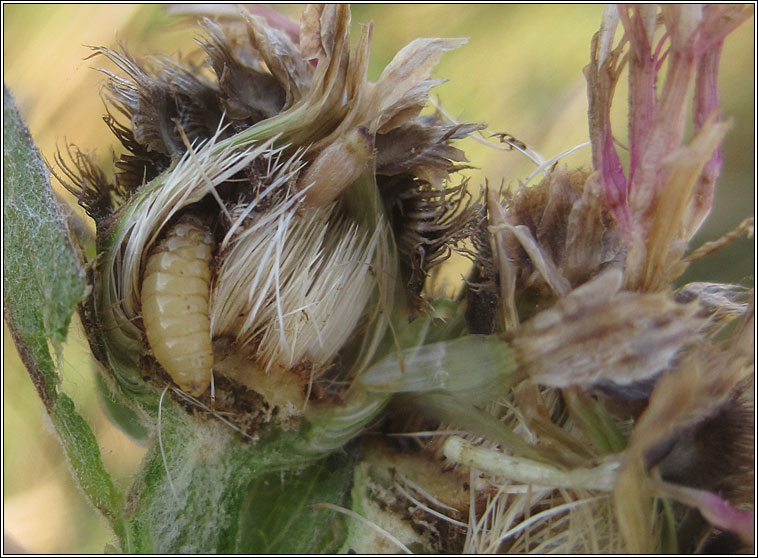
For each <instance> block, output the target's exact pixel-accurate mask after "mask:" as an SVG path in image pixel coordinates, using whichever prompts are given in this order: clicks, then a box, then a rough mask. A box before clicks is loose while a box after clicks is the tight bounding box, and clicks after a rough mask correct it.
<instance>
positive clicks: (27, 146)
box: [3, 88, 87, 408]
mask: <svg viewBox="0 0 758 558" xmlns="http://www.w3.org/2000/svg"><path fill="white" fill-rule="evenodd" d="M3 93H4V94H3V98H4V102H3V119H4V127H3V173H4V174H3V250H4V251H3V294H4V299H5V318H6V321H7V322H8V326H9V327H10V329H11V331H12V333H13V337H14V340H15V341H16V345H17V347H18V350H19V353H21V358H22V359H23V360H24V364H26V367H27V368H28V369H29V374H30V375H31V376H32V381H33V382H34V385H35V386H36V387H37V390H38V391H39V393H40V396H41V397H42V399H43V401H44V402H45V405H46V406H47V407H48V408H50V406H51V404H52V400H53V399H54V398H55V390H56V377H55V366H54V364H53V360H52V358H51V356H50V351H49V348H48V345H47V342H48V340H50V341H51V342H52V343H53V345H57V344H60V343H61V342H62V341H63V340H64V339H65V338H66V332H67V331H68V326H69V323H70V322H71V315H72V314H73V312H74V309H75V308H76V305H77V304H78V303H79V301H80V300H82V298H83V297H84V295H85V293H86V290H87V284H86V281H85V276H84V270H83V269H82V267H81V265H80V263H79V261H78V258H77V256H76V253H75V251H74V248H73V246H72V244H71V241H70V239H69V236H68V233H67V231H66V228H65V225H64V222H63V218H62V217H61V215H60V212H59V211H58V207H57V205H56V201H55V197H54V195H53V192H52V190H51V188H50V181H49V178H48V174H47V172H46V170H45V165H44V164H43V162H42V158H41V157H40V155H39V153H38V151H37V149H36V147H35V146H34V143H33V141H32V138H31V136H30V134H29V131H28V130H27V128H26V126H25V124H24V122H23V120H22V118H21V115H20V114H19V112H18V110H17V109H16V106H15V105H14V103H13V98H12V97H11V94H10V92H9V91H8V90H7V88H6V89H4V91H3Z"/></svg>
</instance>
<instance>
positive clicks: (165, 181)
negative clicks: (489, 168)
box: [59, 6, 481, 423]
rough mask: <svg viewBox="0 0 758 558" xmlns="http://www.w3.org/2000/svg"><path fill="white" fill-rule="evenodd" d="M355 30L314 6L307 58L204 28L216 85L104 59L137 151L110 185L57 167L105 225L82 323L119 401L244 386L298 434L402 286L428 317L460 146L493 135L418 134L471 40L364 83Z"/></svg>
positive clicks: (116, 127)
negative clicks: (303, 418) (299, 424)
mask: <svg viewBox="0 0 758 558" xmlns="http://www.w3.org/2000/svg"><path fill="white" fill-rule="evenodd" d="M349 24H350V13H349V9H348V8H347V7H346V6H310V7H308V8H307V9H306V10H305V12H304V14H303V19H302V22H301V26H300V32H299V44H297V43H296V42H294V41H293V40H292V39H293V37H292V36H291V35H288V34H287V33H286V32H285V31H283V30H282V29H280V28H279V27H278V26H272V25H269V24H268V23H267V21H266V20H265V19H263V18H261V17H258V16H253V15H250V14H249V13H247V12H245V11H240V13H239V16H238V18H237V19H236V20H235V21H234V24H233V25H230V26H227V27H224V26H221V25H219V24H217V23H214V22H212V21H210V20H202V21H201V26H202V28H203V29H204V31H205V33H206V34H207V38H205V39H203V40H201V41H200V42H199V44H200V46H201V47H202V48H203V49H204V50H205V52H206V54H207V56H208V60H207V62H208V66H209V67H210V69H211V70H212V73H213V74H215V80H214V79H210V78H209V77H208V72H207V71H205V70H204V69H203V68H197V67H194V66H186V67H185V66H183V65H182V64H181V63H179V62H176V61H173V60H170V59H168V58H162V57H161V58H158V57H155V58H152V59H151V60H149V61H148V62H145V63H140V62H138V61H137V60H135V59H134V58H133V57H132V56H131V55H129V54H128V53H127V52H126V50H125V49H123V48H122V49H121V50H120V51H115V50H111V49H107V48H95V49H94V52H95V55H101V56H105V57H106V58H108V59H109V60H110V61H111V62H113V63H114V64H115V65H116V66H117V67H118V69H119V70H120V71H121V72H122V74H116V73H113V72H111V71H109V70H103V71H104V73H105V74H106V76H107V78H108V81H107V85H106V92H107V93H106V98H107V100H108V101H109V103H110V105H111V106H112V107H113V109H114V110H115V113H117V114H120V115H121V116H122V117H126V119H127V123H125V124H124V123H121V122H119V120H118V119H117V117H114V116H112V115H111V114H108V115H107V116H106V123H107V124H108V125H109V126H110V128H111V130H112V131H113V132H114V133H115V135H116V136H117V137H118V138H119V140H121V142H122V144H123V146H124V148H125V149H126V151H127V152H126V153H125V154H123V155H121V157H120V158H119V159H118V160H117V161H116V163H115V167H116V169H117V172H116V175H115V178H114V179H113V180H109V179H108V178H106V174H105V173H103V172H102V171H100V170H99V169H98V168H97V167H96V166H95V165H94V164H92V162H91V161H90V160H89V159H88V158H87V157H86V156H85V155H83V154H82V153H81V152H79V151H78V150H75V149H69V158H70V159H71V163H66V162H65V161H64V160H63V158H62V157H60V156H59V163H60V165H61V168H62V170H63V173H64V174H65V176H66V178H67V179H68V180H67V183H68V188H69V190H71V191H72V192H73V193H74V194H75V195H77V197H78V199H79V202H80V203H81V204H82V205H83V206H84V207H85V208H86V209H87V211H88V212H89V214H90V215H92V216H93V217H94V218H95V219H96V222H97V226H98V245H99V256H98V260H97V263H96V268H95V276H96V281H95V289H94V292H93V295H92V297H93V298H92V301H91V303H90V307H91V309H92V311H91V312H90V313H89V314H88V316H89V318H90V319H89V320H87V321H88V325H89V327H90V334H91V336H92V337H93V338H96V339H98V340H99V343H100V345H101V347H102V348H103V351H101V353H102V352H104V353H105V354H104V355H102V356H103V357H104V358H105V360H106V361H107V362H106V364H108V365H109V366H110V367H111V368H112V369H113V371H114V372H115V374H116V376H117V377H118V378H119V380H120V381H121V382H124V383H126V384H128V385H131V386H132V387H133V388H134V389H137V387H136V386H138V385H139V384H140V383H141V382H142V373H141V372H139V371H140V370H141V369H143V368H144V367H145V366H147V367H148V368H151V369H153V370H154V372H153V375H152V376H153V379H154V380H157V381H158V382H159V384H160V383H161V382H163V381H165V379H166V377H165V376H164V373H166V374H167V375H168V376H169V377H170V379H171V380H172V381H173V383H176V384H178V386H179V387H181V388H182V389H183V390H185V391H186V392H188V393H189V394H190V395H193V396H195V397H198V398H200V400H201V401H203V400H208V399H209V398H210V399H211V400H215V398H216V396H217V395H219V394H217V393H216V391H219V393H221V392H224V391H225V390H230V389H231V390H234V389H237V388H234V386H238V389H240V390H250V391H251V392H254V393H256V394H258V396H260V397H262V399H263V407H262V408H261V409H259V410H258V411H257V412H259V413H265V414H266V415H267V416H270V415H271V413H272V411H273V410H276V413H277V420H278V421H279V422H282V423H287V421H288V420H289V418H291V417H297V416H299V415H301V414H302V412H303V409H305V408H306V406H307V405H306V404H307V401H308V400H309V399H316V400H318V399H319V398H323V397H325V396H326V394H335V393H338V392H340V391H344V389H343V388H339V386H340V385H342V384H340V382H344V381H345V380H350V379H351V378H354V377H355V376H356V374H358V373H359V372H360V371H361V370H363V369H364V368H365V367H366V365H367V364H368V362H369V361H370V360H371V358H372V355H373V354H374V352H375V351H376V349H377V347H378V344H379V342H380V341H381V340H382V338H383V337H384V334H385V329H386V327H387V324H388V320H389V316H390V314H391V312H392V309H393V306H394V302H393V300H394V298H395V297H396V296H398V297H403V296H404V295H403V291H402V290H400V291H397V289H396V287H395V282H396V281H397V276H398V273H402V274H403V276H405V277H408V276H411V277H412V280H406V282H407V285H408V288H407V292H408V296H409V297H411V298H413V297H416V298H418V297H419V295H420V291H421V288H422V287H423V283H424V279H425V275H426V273H427V271H428V270H429V269H430V268H431V267H432V266H434V265H436V264H438V263H439V261H440V260H441V259H442V258H443V257H444V254H445V252H446V250H447V249H448V248H447V246H449V244H450V243H453V242H455V241H456V240H457V239H460V238H462V237H463V236H465V232H466V231H465V222H466V218H465V216H464V217H451V213H454V212H455V211H456V208H458V207H460V206H461V204H462V203H463V201H462V200H463V199H464V193H463V192H464V190H465V187H464V186H460V187H457V188H453V189H445V187H444V186H443V183H444V182H446V181H447V180H448V177H449V174H450V173H452V172H455V171H456V170H458V169H459V168H460V167H459V166H458V162H460V161H465V157H464V156H463V153H462V152H461V151H460V150H458V149H456V148H453V147H451V146H450V145H449V144H450V142H452V141H453V140H455V139H459V138H463V137H465V136H466V135H467V134H469V133H470V132H471V131H473V130H476V129H478V128H480V127H481V126H479V125H465V126H455V127H450V126H448V125H447V124H445V123H443V122H442V121H441V120H440V119H439V118H434V117H429V116H419V112H420V111H421V109H422V108H423V107H424V105H425V104H426V101H427V97H428V93H429V90H430V89H431V88H432V87H433V86H434V85H436V84H437V83H439V81H437V80H432V79H430V73H431V71H432V69H433V67H434V66H435V64H436V63H437V61H438V60H439V58H440V56H441V55H442V53H443V52H445V51H446V50H450V49H452V48H456V47H457V46H459V45H461V44H462V42H463V41H462V40H460V39H422V40H417V41H414V42H413V43H411V44H410V45H408V46H407V47H406V48H405V49H403V50H402V51H401V52H399V53H398V55H397V56H396V57H395V59H394V60H393V61H392V62H391V63H390V64H389V65H388V66H387V68H386V69H385V70H384V72H383V73H382V75H381V76H380V78H379V79H378V80H377V81H376V82H369V81H368V79H367V77H366V70H367V64H368V56H369V48H370V42H371V33H372V27H371V25H368V26H364V27H363V29H362V33H361V35H360V37H359V39H358V42H357V45H356V47H355V51H354V53H352V54H351V53H350V43H349V39H350V34H349ZM295 38H297V37H295ZM403 145H406V146H407V145H413V146H414V149H413V150H408V149H405V148H402V146H403ZM399 147H401V148H400V149H399ZM451 200H456V201H451ZM397 204H401V205H403V207H402V209H401V211H400V212H397V211H395V210H394V208H395V207H396V205H397ZM413 204H416V207H417V208H418V209H411V207H412V206H413ZM419 204H420V205H419ZM385 208H386V210H385ZM456 215H457V214H456ZM190 222H191V223H193V224H192V225H189V224H188V223H190ZM459 222H460V223H461V224H458V223H459ZM190 226H191V227H194V228H192V230H191V231H189V229H187V227H190ZM393 230H394V231H395V234H394V235H393ZM188 231H189V232H188ZM182 238H186V239H187V241H186V242H185V241H183V240H181V239H182ZM409 239H410V240H409ZM398 262H400V268H399V267H398V265H399V263H398ZM396 291H397V295H396ZM192 324H194V325H192ZM345 347H352V348H351V349H350V350H349V351H348V352H346V353H345V354H342V353H341V351H343V349H344V348H345ZM177 351H178V352H179V353H186V354H182V355H177V354H176V353H177ZM192 355H195V356H192ZM338 357H339V358H338ZM193 359H194V360H193ZM190 361H192V362H193V363H195V364H191V365H190V364H189V362H190ZM161 378H163V379H161ZM230 383H231V386H232V387H229V386H230ZM347 385H349V384H347ZM222 400H223V398H221V399H218V400H216V404H217V405H222ZM207 402H208V401H206V403H207ZM222 410H226V411H230V412H234V411H235V409H222ZM288 417H289V418H288Z"/></svg>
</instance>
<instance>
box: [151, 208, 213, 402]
mask: <svg viewBox="0 0 758 558" xmlns="http://www.w3.org/2000/svg"><path fill="white" fill-rule="evenodd" d="M211 242H212V241H211V234H210V231H209V230H208V229H207V228H206V227H205V226H204V225H203V224H202V222H201V221H200V220H199V219H197V218H195V217H191V216H185V217H183V218H182V219H180V220H179V221H178V222H177V223H176V224H175V225H173V226H172V227H171V228H170V229H169V231H168V233H167V234H166V236H165V238H164V239H163V240H162V241H161V242H160V243H158V245H157V246H156V247H155V248H153V250H152V251H151V252H150V255H149V257H148V258H147V264H146V266H145V273H144V275H143V280H142V320H143V323H144V325H145V334H146V335H147V341H148V343H149V344H150V348H151V349H152V351H153V355H154V356H155V359H156V360H157V361H158V363H159V364H160V365H161V366H162V367H163V369H164V370H165V371H166V372H167V373H168V375H169V376H171V378H172V379H173V380H174V382H176V384H177V385H178V386H179V387H180V388H181V389H182V390H184V391H185V392H187V393H189V394H190V395H193V396H196V397H197V396H199V395H202V394H203V393H204V392H205V390H206V389H208V386H209V385H210V382H211V373H212V368H213V347H212V345H211V333H210V331H211V326H210V319H209V317H208V298H209V294H210V280H211V272H210V265H209V264H210V260H211Z"/></svg>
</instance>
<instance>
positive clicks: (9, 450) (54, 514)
mask: <svg viewBox="0 0 758 558" xmlns="http://www.w3.org/2000/svg"><path fill="white" fill-rule="evenodd" d="M276 8H277V9H279V10H280V11H282V12H284V13H286V14H288V15H290V16H291V17H293V18H294V19H298V18H299V14H300V13H301V11H302V6H300V5H293V4H289V5H283V6H276ZM602 10H603V7H602V6H601V5H589V6H579V5H466V6H464V5H453V4H446V5H427V4H416V5H384V6H380V5H367V4H361V5H356V6H354V7H353V12H352V13H353V31H354V36H355V37H357V35H358V33H357V31H358V29H359V25H360V24H362V23H367V22H368V21H372V20H373V22H374V44H373V49H372V67H371V70H370V78H372V79H376V78H377V77H378V76H379V74H380V72H381V69H382V68H383V67H384V66H385V65H386V64H387V63H388V62H389V61H390V60H391V59H392V57H393V55H394V54H395V52H397V51H398V50H399V49H400V48H402V47H403V46H404V45H406V44H407V43H409V42H410V41H412V40H413V39H415V38H418V37H438V36H439V37H468V38H469V42H468V44H466V45H465V46H463V47H462V48H460V49H458V50H456V51H453V52H449V53H447V54H446V55H445V56H444V57H443V59H442V62H441V63H440V65H439V66H438V68H437V70H436V71H435V76H436V77H440V78H445V79H447V80H448V82H447V83H445V84H443V85H442V86H440V87H438V88H436V89H435V90H434V91H433V94H434V96H435V97H437V98H439V101H440V103H441V104H442V106H443V107H444V108H445V110H446V111H447V112H448V113H450V114H451V115H452V116H453V117H455V118H456V119H459V120H461V121H468V122H471V121H482V122H486V123H488V125H489V128H488V130H487V134H490V133H495V132H507V133H510V134H513V135H514V136H515V137H517V138H518V139H519V140H521V141H523V142H525V143H527V144H528V145H530V146H531V147H533V148H534V149H536V150H537V151H539V152H540V153H541V154H542V155H543V157H544V158H545V159H548V158H550V157H552V156H554V155H557V154H558V153H561V152H563V151H566V150H568V149H570V148H572V147H574V146H576V145H579V144H581V143H583V142H586V141H587V140H588V133H587V114H586V110H587V101H586V91H585V81H584V77H583V75H582V68H583V67H584V66H585V65H586V64H587V62H588V60H589V45H590V40H591V38H592V35H593V33H594V32H595V31H596V30H597V29H598V27H599V24H600V19H601V14H602ZM3 26H4V27H3V57H4V58H3V63H4V75H3V79H4V81H5V83H6V85H7V86H8V88H9V89H10V91H11V92H12V94H13V96H14V99H15V101H16V103H17V105H18V106H19V108H20V110H21V113H22V115H23V116H24V118H25V119H26V122H27V125H28V126H29V128H30V130H31V133H32V136H33V138H34V140H35V141H36V143H37V145H38V147H39V149H40V151H41V152H42V154H43V156H44V157H45V158H47V159H48V160H52V158H53V154H54V153H55V150H56V147H57V146H61V147H63V146H64V145H65V143H66V142H70V143H74V144H76V145H78V146H80V147H81V148H82V149H83V150H85V151H93V150H94V151H96V153H97V155H98V156H99V157H100V158H101V160H102V161H103V162H108V161H110V160H111V158H112V150H113V149H118V148H117V146H116V142H115V140H114V138H113V136H112V135H111V134H110V132H109V130H108V128H107V127H106V125H105V124H104V123H103V121H102V119H101V116H102V114H104V108H103V104H102V101H101V99H100V88H101V86H102V83H103V78H104V76H103V75H102V74H101V73H99V72H97V71H95V70H94V69H93V68H96V67H100V66H106V67H107V61H105V60H104V59H95V60H85V58H86V57H87V56H88V55H89V54H90V51H89V49H88V48H87V47H86V46H84V45H93V46H101V45H102V46H110V47H113V46H115V45H116V44H117V42H121V43H123V44H125V45H127V46H128V48H129V50H130V51H131V52H132V54H134V55H136V56H137V57H138V58H139V57H142V56H145V55H147V54H149V53H161V54H169V55H175V54H177V53H179V52H181V53H182V54H183V55H187V54H191V53H193V52H195V53H196V51H197V45H196V44H195V39H196V38H197V37H198V36H199V31H198V30H197V28H196V27H194V26H193V25H192V24H188V23H187V22H184V23H181V22H180V21H179V20H177V18H175V17H173V16H170V15H168V14H167V13H166V11H165V9H164V8H163V7H160V6H151V5H125V4H119V5H76V6H73V5H71V6H66V5H41V4H34V5H8V4H5V5H4V6H3ZM754 37H755V30H754V19H752V20H749V21H748V22H747V23H745V24H743V25H742V26H741V27H740V28H739V29H738V30H737V31H736V32H735V33H734V34H732V35H731V36H730V37H729V38H728V39H727V41H726V44H725V47H724V53H723V58H722V68H721V77H720V81H721V94H722V109H723V114H724V115H726V116H727V117H728V118H731V120H732V123H733V127H732V130H731V132H730V133H729V135H728V137H727V139H726V141H725V144H724V171H723V173H722V176H721V179H720V180H719V184H718V189H717V197H716V201H715V205H714V209H713V213H712V214H711V217H710V218H709V220H708V221H707V222H706V224H705V225H704V226H703V228H702V229H701V231H700V232H699V233H698V236H697V237H696V239H695V241H694V243H693V246H697V245H699V244H701V243H702V242H704V241H707V240H712V239H715V238H718V237H719V236H721V235H722V234H724V233H726V232H727V231H729V230H731V229H732V228H733V227H734V226H736V225H737V224H738V223H739V222H740V221H742V219H744V218H745V217H748V216H751V215H754V214H755V187H754V186H755V174H754V173H755V143H754V141H755V112H754V106H755V91H754V83H755V75H754V71H755V44H754ZM110 69H112V68H110ZM625 89H626V88H625V84H624V83H623V79H622V83H620V85H619V90H618V92H617V94H616V99H617V101H619V102H617V103H616V105H615V106H614V110H615V114H614V118H615V120H616V122H618V124H617V125H616V129H615V130H616V134H617V136H618V135H623V133H624V130H625V117H626V107H625V103H624V102H622V101H623V100H624V99H625V97H626V91H625ZM619 139H621V141H624V138H623V137H620V138H619ZM460 147H463V148H464V149H465V150H466V152H467V155H468V158H469V160H470V161H471V163H472V164H473V165H474V166H476V167H477V170H475V171H470V172H469V175H470V176H471V179H472V180H471V184H472V185H477V186H479V185H481V184H483V183H484V181H485V179H487V180H489V182H490V184H493V185H499V184H500V182H501V180H502V181H505V183H506V184H516V183H517V181H518V180H519V179H524V178H525V177H526V176H528V175H529V173H530V172H531V171H532V170H533V168H534V165H533V164H532V163H531V162H529V161H528V160H527V159H526V158H525V157H524V156H522V155H520V154H518V153H517V152H505V151H498V150H495V149H492V148H490V147H487V146H485V145H482V144H480V143H477V142H474V141H471V140H467V141H466V142H465V143H463V144H460ZM590 157H591V155H590V150H589V148H585V149H581V150H579V151H577V152H576V153H574V154H572V155H570V156H568V157H567V158H566V159H564V162H565V163H566V164H568V165H569V166H580V165H589V164H590ZM57 186H58V185H56V187H57ZM63 195H64V197H66V196H67V195H66V194H65V193H64V194H63ZM66 199H68V200H69V201H72V200H71V197H70V196H68V197H66ZM754 250H755V243H754V240H747V239H741V240H739V241H737V242H735V243H734V244H732V245H731V246H730V247H729V248H727V249H724V250H722V251H720V252H719V253H717V254H716V255H714V256H711V257H709V258H707V259H705V260H703V261H701V262H698V263H696V264H694V265H692V266H691V268H690V269H689V270H688V271H687V274H686V276H685V277H684V278H683V280H707V281H719V282H737V283H743V284H746V285H752V284H753V283H754V277H755V273H754V267H755V251H754ZM4 327H5V326H4ZM3 348H4V351H3V368H4V370H3V518H4V519H3V524H4V533H5V545H6V546H5V552H6V553H8V552H14V550H15V551H19V550H22V551H26V552H31V553H73V552H76V553H101V552H103V549H104V548H105V545H106V544H107V543H108V542H109V541H110V535H109V532H108V529H107V527H106V525H105V522H104V521H103V520H101V519H100V517H99V516H98V514H97V513H96V512H95V511H94V510H93V509H91V508H90V507H89V504H88V503H87V501H86V500H85V498H84V497H83V496H82V495H81V493H80V492H79V491H78V489H77V488H76V487H75V485H74V483H73V481H72V480H71V477H70V474H69V470H68V465H67V464H66V462H65V459H64V457H63V454H62V452H61V449H60V447H59V445H58V441H57V439H56V438H55V435H54V434H53V432H52V428H51V427H50V426H49V422H48V420H47V418H46V416H45V413H44V410H43V407H42V404H41V402H40V401H39V399H38V397H37V394H36V392H35V390H34V388H33V387H32V384H31V382H30V380H29V377H28V375H27V374H26V371H25V369H24V368H23V365H22V364H21V362H20V359H19V357H18V355H17V354H16V352H15V349H14V347H13V342H12V341H11V340H10V336H9V335H8V332H7V328H5V329H4V337H3ZM93 366H94V365H93V364H92V361H91V358H90V356H89V348H88V346H87V343H86V340H85V338H84V335H83V334H82V333H81V329H80V326H79V324H78V323H76V320H75V321H74V325H73V326H72V329H71V331H70V332H69V339H68V342H67V344H66V346H65V348H64V352H63V358H62V367H61V375H62V377H63V389H64V390H65V391H66V392H67V393H68V394H69V395H71V396H72V398H73V399H74V401H76V402H77V406H78V408H79V411H80V412H81V413H82V414H83V415H84V416H85V418H86V419H87V420H88V421H89V423H90V425H91V426H92V428H93V430H94V432H95V434H96V436H97V437H98V440H99V441H100V443H101V448H102V452H103V459H104V461H105V464H106V467H108V468H109V469H110V470H111V471H112V474H113V476H114V478H115V479H117V481H119V483H120V485H121V486H122V487H123V488H126V487H128V486H129V485H130V477H131V476H132V475H134V472H135V471H136V469H137V467H138V466H139V462H140V459H141V457H142V454H143V452H144V450H143V449H142V448H141V447H139V446H138V445H136V444H134V443H132V442H131V441H130V440H129V439H128V438H127V437H126V436H125V435H124V434H122V433H121V432H120V431H118V430H117V429H116V428H115V427H113V426H112V425H111V423H110V422H109V421H108V419H107V418H106V416H105V415H104V413H103V411H102V409H101V406H100V403H99V401H98V398H97V394H96V392H95V390H94V380H93Z"/></svg>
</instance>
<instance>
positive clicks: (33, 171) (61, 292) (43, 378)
mask: <svg viewBox="0 0 758 558" xmlns="http://www.w3.org/2000/svg"><path fill="white" fill-rule="evenodd" d="M3 92H4V95H3V98H4V102H3V118H4V128H3V172H4V177H3V182H4V184H3V185H4V199H3V219H4V221H3V235H4V254H3V272H4V277H3V295H4V300H5V319H6V321H7V323H8V326H9V328H10V330H11V332H12V334H13V338H14V341H15V343H16V347H17V348H18V351H19V353H20V354H21V358H22V359H23V361H24V364H25V365H26V368H27V370H28V371H29V375H30V377H31V379H32V381H33V382H34V385H35V387H36V388H37V391H38V393H39V395H40V397H41V399H42V401H43V403H44V405H45V408H46V409H47V412H48V413H49V414H50V418H51V420H52V423H53V426H54V427H55V430H56V432H57V433H58V436H59V437H60V439H61V443H62V445H63V449H64V451H65V453H66V457H67V458H68V460H69V463H70V464H71V468H72V470H73V473H74V476H75V477H76V479H77V481H78V482H79V485H80V486H81V488H82V490H83V491H84V493H85V494H86V496H87V497H88V498H89V499H90V501H91V502H92V503H93V505H94V506H95V507H96V508H97V509H98V510H100V511H101V512H102V513H103V514H104V515H105V516H106V517H107V518H108V519H109V520H110V522H111V526H112V527H113V529H114V531H115V532H116V534H117V535H119V537H121V535H122V534H123V528H122V524H121V521H120V519H119V516H120V501H121V496H120V495H119V492H118V490H117V489H116V488H115V486H114V485H113V482H112V480H111V478H110V476H109V475H108V472H107V471H106V470H105V467H104V465H103V463H102V460H101V456H100V448H99V447H98V445H97V440H96V439H95V436H94V434H93V433H92V430H91V429H90V428H89V426H88V425H87V423H86V422H85V421H84V419H83V418H82V417H81V416H80V415H79V414H78V413H77V412H76V408H75V406H74V402H73V401H71V399H69V398H68V397H67V396H66V395H65V394H63V393H60V392H59V391H58V377H57V370H56V365H55V361H54V359H53V356H52V355H51V354H50V348H49V345H48V343H51V344H52V346H53V347H54V348H55V350H56V351H60V344H61V343H62V342H63V341H64V340H65V338H66V333H67V332H68V328H69V325H70V322H71V316H72V314H73V312H74V310H75V309H76V306H77V304H78V303H79V302H80V301H81V300H82V299H83V298H84V296H85V294H86V292H87V283H86V280H85V274H84V270H83V269H82V266H81V264H80V263H79V260H78V257H77V255H76V252H75V250H74V247H73V245H72V244H71V240H70V238H69V236H68V232H67V229H66V227H65V225H64V222H63V218H62V216H61V214H60V212H59V210H58V206H57V205H56V201H55V198H54V195H53V192H52V189H51V188H50V182H49V178H48V174H47V172H46V170H45V166H44V164H43V162H42V158H41V157H40V155H39V153H38V151H37V149H36V147H35V146H34V143H33V141H32V138H31V136H30V134H29V131H28V130H27V128H26V126H25V124H24V122H23V120H22V118H21V115H20V114H19V112H18V110H17V109H16V107H15V105H14V103H13V99H12V97H11V95H10V92H9V91H8V90H7V88H4V91H3Z"/></svg>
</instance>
